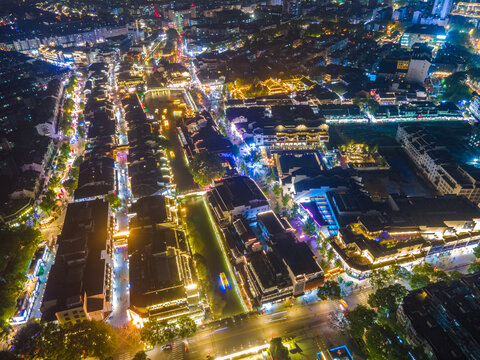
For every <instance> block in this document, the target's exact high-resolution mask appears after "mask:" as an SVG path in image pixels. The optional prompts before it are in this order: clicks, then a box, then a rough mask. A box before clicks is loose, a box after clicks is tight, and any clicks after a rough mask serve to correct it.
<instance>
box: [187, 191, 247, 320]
mask: <svg viewBox="0 0 480 360" xmlns="http://www.w3.org/2000/svg"><path fill="white" fill-rule="evenodd" d="M181 206H182V208H184V209H185V218H184V222H185V225H186V229H187V234H188V238H189V241H190V246H191V247H192V250H193V252H194V259H195V264H196V267H197V272H198V274H199V278H200V282H201V285H202V288H203V289H204V291H205V292H206V294H207V297H208V299H209V303H210V305H211V314H212V316H213V317H214V318H223V317H228V316H232V315H236V314H240V313H243V312H244V311H245V309H244V306H243V304H242V300H241V298H240V293H239V290H238V288H237V287H236V281H234V280H235V279H234V277H233V274H232V270H230V269H231V267H230V266H229V264H228V260H227V259H226V257H225V254H224V252H223V251H222V248H221V245H220V239H219V237H218V234H217V232H216V229H215V225H214V224H213V219H212V218H211V216H210V214H209V210H208V209H207V205H206V202H205V200H204V197H203V196H199V195H191V196H188V197H185V198H184V199H182V202H181ZM221 273H225V275H226V277H227V280H228V282H229V284H230V286H231V288H230V289H227V290H226V291H225V290H222V289H221V286H220V280H219V275H220V274H221Z"/></svg>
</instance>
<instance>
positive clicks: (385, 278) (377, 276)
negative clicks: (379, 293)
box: [368, 269, 395, 288]
mask: <svg viewBox="0 0 480 360" xmlns="http://www.w3.org/2000/svg"><path fill="white" fill-rule="evenodd" d="M368 280H369V282H370V285H372V286H373V287H375V288H383V287H386V286H388V285H390V284H392V283H393V282H394V281H395V278H394V275H393V274H392V273H391V272H389V271H388V270H383V269H379V270H374V271H372V273H371V274H370V278H369V279H368Z"/></svg>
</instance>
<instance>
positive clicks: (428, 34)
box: [400, 0, 450, 48]
mask: <svg viewBox="0 0 480 360" xmlns="http://www.w3.org/2000/svg"><path fill="white" fill-rule="evenodd" d="M448 1H450V0H445V2H448ZM436 2H437V1H436ZM446 39H447V34H446V32H445V28H444V27H443V26H438V25H425V24H414V25H412V26H410V27H409V28H407V29H406V30H405V32H404V33H403V35H402V38H401V39H400V44H401V45H402V47H407V48H410V47H412V46H413V45H414V44H416V43H424V44H427V45H430V46H433V47H434V48H439V47H441V45H443V43H445V40H446Z"/></svg>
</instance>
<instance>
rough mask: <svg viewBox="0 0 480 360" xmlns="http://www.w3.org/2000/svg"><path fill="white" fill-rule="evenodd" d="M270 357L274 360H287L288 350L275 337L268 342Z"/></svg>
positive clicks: (280, 339)
mask: <svg viewBox="0 0 480 360" xmlns="http://www.w3.org/2000/svg"><path fill="white" fill-rule="evenodd" d="M270 355H271V356H272V358H273V359H276V360H288V359H289V358H290V357H289V356H288V349H287V347H286V346H284V345H283V343H282V338H279V337H276V338H273V339H272V340H270Z"/></svg>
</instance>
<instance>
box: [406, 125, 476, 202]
mask: <svg viewBox="0 0 480 360" xmlns="http://www.w3.org/2000/svg"><path fill="white" fill-rule="evenodd" d="M397 141H398V142H399V143H400V144H401V145H402V146H403V148H404V149H405V151H406V153H407V154H408V156H409V157H410V158H411V159H412V161H413V162H414V163H415V164H416V165H417V167H418V168H419V169H420V170H421V171H422V172H423V174H424V175H425V176H426V178H427V179H428V180H429V181H430V182H431V184H432V185H433V186H434V187H435V189H436V190H437V191H438V193H439V194H440V195H446V194H454V195H460V196H464V197H466V198H467V199H469V200H470V201H472V202H473V203H474V204H478V203H479V202H480V185H479V184H478V182H477V180H476V179H475V178H474V177H473V176H471V175H470V174H469V173H468V172H467V171H466V170H464V169H463V168H462V167H461V166H460V165H459V164H458V163H457V162H456V161H455V160H454V159H453V158H452V156H451V155H450V153H449V152H448V151H447V149H446V148H445V147H443V146H439V145H438V144H437V143H436V140H435V138H433V137H432V136H431V135H430V134H428V133H427V132H426V131H425V130H424V129H423V128H421V127H418V126H399V127H398V130H397Z"/></svg>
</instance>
